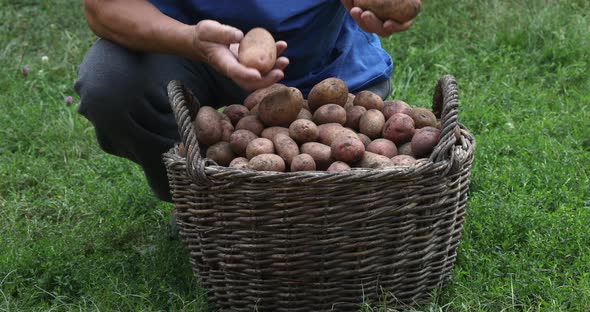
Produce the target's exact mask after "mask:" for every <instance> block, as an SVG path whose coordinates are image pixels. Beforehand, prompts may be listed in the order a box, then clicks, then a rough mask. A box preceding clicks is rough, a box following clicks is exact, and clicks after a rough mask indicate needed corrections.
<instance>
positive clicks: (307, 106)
mask: <svg viewBox="0 0 590 312" xmlns="http://www.w3.org/2000/svg"><path fill="white" fill-rule="evenodd" d="M303 108H305V109H306V110H309V104H307V99H303Z"/></svg>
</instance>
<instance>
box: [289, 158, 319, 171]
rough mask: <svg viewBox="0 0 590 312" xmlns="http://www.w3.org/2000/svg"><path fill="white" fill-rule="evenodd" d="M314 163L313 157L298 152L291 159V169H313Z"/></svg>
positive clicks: (314, 168) (314, 167)
mask: <svg viewBox="0 0 590 312" xmlns="http://www.w3.org/2000/svg"><path fill="white" fill-rule="evenodd" d="M315 170H316V165H315V161H314V160H313V157H311V155H309V154H299V155H296V156H295V157H293V159H292V160H291V171H292V172H296V171H315Z"/></svg>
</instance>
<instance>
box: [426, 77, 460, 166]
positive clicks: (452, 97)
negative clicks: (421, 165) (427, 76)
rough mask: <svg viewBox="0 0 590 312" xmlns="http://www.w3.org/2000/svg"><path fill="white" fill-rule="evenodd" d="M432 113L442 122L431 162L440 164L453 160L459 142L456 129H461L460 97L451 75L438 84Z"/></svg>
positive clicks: (440, 80) (455, 82)
mask: <svg viewBox="0 0 590 312" xmlns="http://www.w3.org/2000/svg"><path fill="white" fill-rule="evenodd" d="M432 111H433V112H434V115H436V117H437V118H440V120H441V123H442V124H441V132H440V140H439V142H438V144H437V145H436V146H435V147H434V150H433V151H432V154H431V155H430V160H431V161H433V162H439V161H443V160H446V159H449V158H451V160H452V161H455V159H453V158H454V157H453V153H452V148H453V146H455V143H456V142H457V137H456V136H455V129H456V128H457V127H459V122H458V120H457V117H458V115H459V95H458V93H457V81H456V80H455V77H453V76H451V75H445V76H443V77H441V78H440V79H439V80H438V82H437V83H436V87H435V89H434V96H433V97H432Z"/></svg>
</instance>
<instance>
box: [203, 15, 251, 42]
mask: <svg viewBox="0 0 590 312" xmlns="http://www.w3.org/2000/svg"><path fill="white" fill-rule="evenodd" d="M196 31H197V33H198V37H199V40H201V41H207V42H214V43H219V44H223V45H230V44H232V43H239V42H240V41H241V40H242V38H244V33H243V32H242V31H241V30H239V29H237V28H234V27H231V26H228V25H223V24H221V23H219V22H216V21H212V20H203V21H201V22H199V23H198V24H197V25H196Z"/></svg>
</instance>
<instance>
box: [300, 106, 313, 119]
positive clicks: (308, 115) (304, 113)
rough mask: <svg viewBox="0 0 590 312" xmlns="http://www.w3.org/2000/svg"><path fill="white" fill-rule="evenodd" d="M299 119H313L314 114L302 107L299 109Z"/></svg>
mask: <svg viewBox="0 0 590 312" xmlns="http://www.w3.org/2000/svg"><path fill="white" fill-rule="evenodd" d="M297 119H307V120H312V119H313V114H312V113H311V112H310V111H309V110H308V109H306V108H302V109H301V110H300V111H299V114H297Z"/></svg>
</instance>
